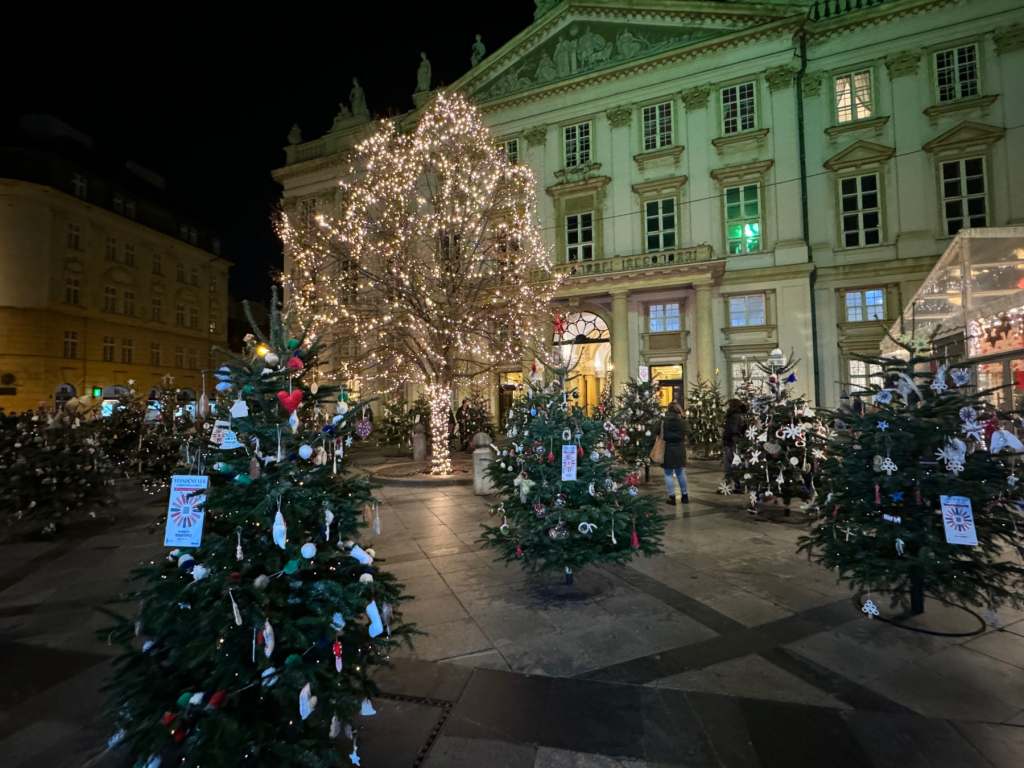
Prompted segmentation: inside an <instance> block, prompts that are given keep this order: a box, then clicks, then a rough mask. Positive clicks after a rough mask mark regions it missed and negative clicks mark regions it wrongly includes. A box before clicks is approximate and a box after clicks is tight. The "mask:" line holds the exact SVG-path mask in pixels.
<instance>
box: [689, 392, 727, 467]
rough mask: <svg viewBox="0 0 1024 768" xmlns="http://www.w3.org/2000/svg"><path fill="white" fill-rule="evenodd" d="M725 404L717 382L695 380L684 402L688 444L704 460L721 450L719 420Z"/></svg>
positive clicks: (723, 414) (722, 416)
mask: <svg viewBox="0 0 1024 768" xmlns="http://www.w3.org/2000/svg"><path fill="white" fill-rule="evenodd" d="M724 418H725V405H724V403H723V402H722V393H721V392H719V390H718V381H717V379H716V380H714V381H708V380H706V379H700V378H699V379H697V383H696V384H695V385H694V387H693V389H691V390H690V394H689V398H688V399H687V404H686V420H687V433H686V437H687V439H688V440H689V443H690V446H691V447H693V448H695V449H696V451H697V453H698V454H699V455H701V456H702V457H703V458H705V459H711V458H714V457H716V456H720V455H721V453H722V422H723V420H724Z"/></svg>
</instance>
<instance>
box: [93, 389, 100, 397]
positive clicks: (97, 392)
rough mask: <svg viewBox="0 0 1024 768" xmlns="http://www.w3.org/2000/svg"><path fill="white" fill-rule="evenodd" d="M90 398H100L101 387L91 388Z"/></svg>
mask: <svg viewBox="0 0 1024 768" xmlns="http://www.w3.org/2000/svg"><path fill="white" fill-rule="evenodd" d="M92 396H93V397H102V396H103V387H93V388H92Z"/></svg>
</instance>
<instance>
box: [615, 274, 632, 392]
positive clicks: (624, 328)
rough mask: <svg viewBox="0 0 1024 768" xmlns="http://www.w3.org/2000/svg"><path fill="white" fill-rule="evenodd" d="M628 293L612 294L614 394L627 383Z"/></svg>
mask: <svg viewBox="0 0 1024 768" xmlns="http://www.w3.org/2000/svg"><path fill="white" fill-rule="evenodd" d="M628 302H629V291H627V290H626V289H618V290H616V291H614V292H613V293H612V364H613V365H614V366H615V378H614V379H613V381H614V382H615V394H616V395H618V394H621V392H622V390H623V389H624V388H625V384H626V382H627V381H629V376H630V370H629V303H628Z"/></svg>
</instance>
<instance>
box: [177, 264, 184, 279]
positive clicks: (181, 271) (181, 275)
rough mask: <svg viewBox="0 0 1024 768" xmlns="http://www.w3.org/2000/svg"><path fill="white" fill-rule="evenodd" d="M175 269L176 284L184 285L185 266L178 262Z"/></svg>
mask: <svg viewBox="0 0 1024 768" xmlns="http://www.w3.org/2000/svg"><path fill="white" fill-rule="evenodd" d="M177 268H178V282H179V283H184V282H185V265H184V264H182V263H181V262H180V261H179V262H178V265H177Z"/></svg>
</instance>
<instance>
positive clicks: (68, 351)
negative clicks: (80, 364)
mask: <svg viewBox="0 0 1024 768" xmlns="http://www.w3.org/2000/svg"><path fill="white" fill-rule="evenodd" d="M64 357H66V358H68V359H69V360H70V359H73V358H76V357H78V331H64Z"/></svg>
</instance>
